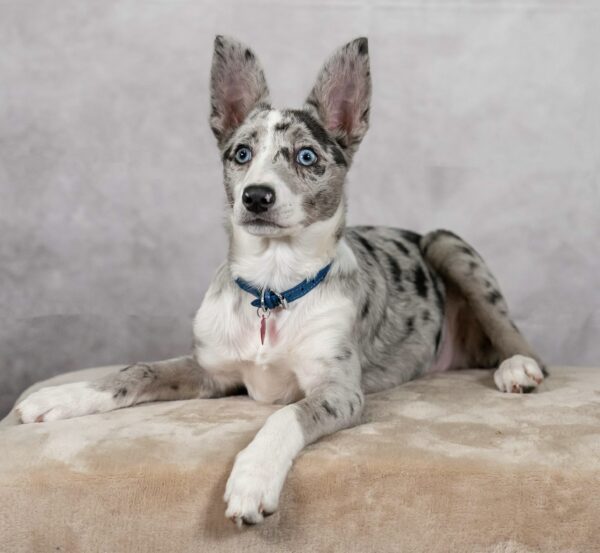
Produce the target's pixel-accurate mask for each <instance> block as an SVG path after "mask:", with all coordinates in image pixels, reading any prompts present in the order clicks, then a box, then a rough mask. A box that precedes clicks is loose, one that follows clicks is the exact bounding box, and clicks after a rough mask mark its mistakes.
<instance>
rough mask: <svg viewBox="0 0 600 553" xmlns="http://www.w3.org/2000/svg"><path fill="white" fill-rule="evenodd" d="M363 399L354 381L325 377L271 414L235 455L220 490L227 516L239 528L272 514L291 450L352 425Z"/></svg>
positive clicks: (356, 419) (293, 456) (298, 451)
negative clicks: (298, 398) (326, 379)
mask: <svg viewBox="0 0 600 553" xmlns="http://www.w3.org/2000/svg"><path fill="white" fill-rule="evenodd" d="M363 403H364V399H363V393H362V391H361V389H360V384H359V383H356V384H348V383H344V384H342V383H338V382H328V383H322V384H320V385H319V386H316V387H315V388H313V389H312V390H310V392H309V393H308V394H307V396H306V397H305V399H303V400H301V401H299V402H298V403H295V404H293V405H287V406H286V407H283V408H282V409H280V410H279V411H277V412H275V413H273V414H272V415H271V416H270V417H269V418H268V419H267V421H266V423H265V424H264V426H263V427H262V428H261V429H260V430H259V432H258V433H257V434H256V436H255V438H254V440H252V442H251V443H250V445H248V446H247V447H246V448H245V449H244V450H242V451H241V452H240V453H238V455H237V457H236V460H235V463H234V465H233V470H232V471H231V475H230V476H229V480H228V481H227V486H226V489H225V501H226V502H227V511H226V513H225V514H226V516H227V517H228V518H230V519H232V520H233V521H234V522H235V523H236V524H237V525H238V526H240V527H241V526H242V525H243V524H256V523H258V522H261V521H262V520H263V518H264V517H266V516H268V515H270V514H271V513H273V511H275V510H276V509H277V504H278V501H279V495H280V493H281V489H282V487H283V483H284V481H285V477H286V475H287V473H288V471H289V469H290V467H291V466H292V462H293V461H294V458H295V457H296V455H298V453H300V451H301V450H302V449H303V448H304V447H305V446H306V445H308V444H310V443H311V442H314V441H315V440H318V439H319V438H320V437H322V436H325V435H327V434H331V433H333V432H336V431H337V430H341V429H343V428H348V427H350V426H354V425H355V424H357V423H358V422H359V420H360V416H361V413H362V406H363Z"/></svg>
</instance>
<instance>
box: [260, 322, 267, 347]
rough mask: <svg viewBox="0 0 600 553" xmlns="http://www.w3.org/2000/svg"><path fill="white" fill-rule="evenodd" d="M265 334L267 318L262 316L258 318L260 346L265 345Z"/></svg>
mask: <svg viewBox="0 0 600 553" xmlns="http://www.w3.org/2000/svg"><path fill="white" fill-rule="evenodd" d="M266 333H267V318H266V317H265V316H264V315H263V316H262V317H261V318H260V345H261V346H264V345H265V334H266Z"/></svg>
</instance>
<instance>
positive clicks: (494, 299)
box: [485, 290, 502, 305]
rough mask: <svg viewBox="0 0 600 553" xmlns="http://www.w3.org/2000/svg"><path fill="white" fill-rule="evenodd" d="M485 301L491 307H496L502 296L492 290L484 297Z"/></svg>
mask: <svg viewBox="0 0 600 553" xmlns="http://www.w3.org/2000/svg"><path fill="white" fill-rule="evenodd" d="M485 299H486V300H487V301H489V302H490V303H491V304H492V305H496V303H498V302H499V301H500V300H501V299H502V294H501V293H500V292H498V290H492V291H491V292H490V293H489V294H487V295H486V296H485Z"/></svg>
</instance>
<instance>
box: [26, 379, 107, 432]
mask: <svg viewBox="0 0 600 553" xmlns="http://www.w3.org/2000/svg"><path fill="white" fill-rule="evenodd" d="M115 408H116V402H115V398H114V397H113V395H112V394H111V393H110V392H108V391H101V390H96V389H94V388H93V387H92V385H91V384H90V383H89V382H74V383H72V384H63V385H61V386H48V387H47V388H42V389H41V390H38V391H37V392H33V393H32V394H31V395H30V396H27V397H26V398H25V399H24V400H23V401H21V403H19V404H18V405H17V407H16V408H15V411H16V412H17V416H18V417H19V418H20V419H21V422H24V423H29V422H49V421H55V420H59V419H69V418H72V417H80V416H82V415H90V414H92V413H101V412H105V411H110V410H111V409H115Z"/></svg>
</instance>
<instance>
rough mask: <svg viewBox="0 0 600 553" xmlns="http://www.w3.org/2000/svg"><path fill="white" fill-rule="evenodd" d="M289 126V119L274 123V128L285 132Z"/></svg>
mask: <svg viewBox="0 0 600 553" xmlns="http://www.w3.org/2000/svg"><path fill="white" fill-rule="evenodd" d="M289 128H290V123H289V121H285V122H283V123H277V124H276V125H275V130H276V131H279V132H285V131H287V130H288V129H289Z"/></svg>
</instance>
